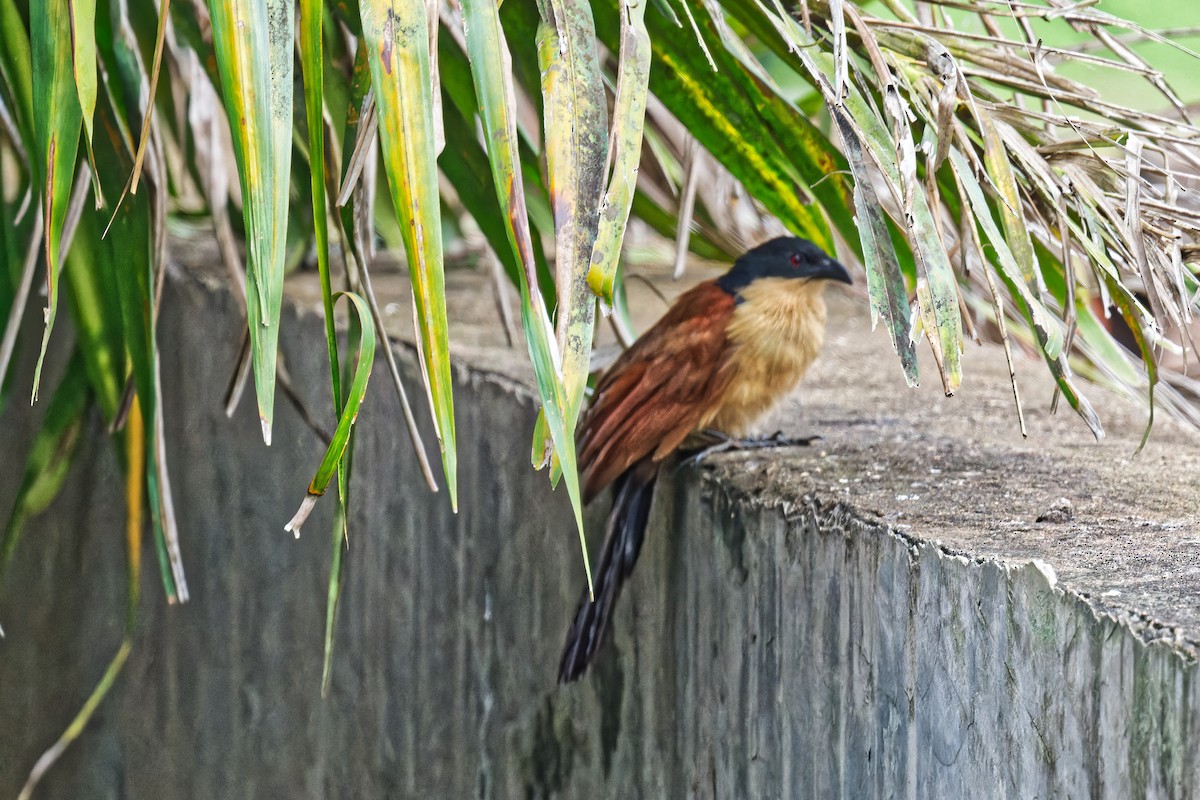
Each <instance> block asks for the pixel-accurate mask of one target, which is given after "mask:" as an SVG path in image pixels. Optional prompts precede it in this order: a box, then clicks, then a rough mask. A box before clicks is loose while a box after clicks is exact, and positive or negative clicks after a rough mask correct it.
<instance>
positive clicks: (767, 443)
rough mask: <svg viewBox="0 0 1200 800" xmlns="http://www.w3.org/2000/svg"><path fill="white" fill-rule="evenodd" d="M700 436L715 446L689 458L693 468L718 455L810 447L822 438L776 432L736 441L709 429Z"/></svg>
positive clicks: (688, 460)
mask: <svg viewBox="0 0 1200 800" xmlns="http://www.w3.org/2000/svg"><path fill="white" fill-rule="evenodd" d="M700 435H701V437H703V438H704V439H707V440H710V441H713V444H711V445H709V446H707V447H705V448H703V449H702V450H700V451H699V452H697V453H695V454H694V455H691V456H688V457H687V459H686V462H687V463H688V464H690V465H691V466H697V465H698V464H700V463H702V462H703V461H704V460H705V459H707V458H708V457H709V456H711V455H715V454H717V453H728V452H730V451H733V450H761V449H764V448H768V447H808V446H809V445H811V444H812V443H813V442H815V441H817V440H819V439H820V438H821V437H820V436H806V437H802V438H797V439H793V438H791V437H788V436H784V435H783V431H775V432H774V433H773V434H771V435H770V436H759V437H752V438H747V439H735V438H733V437H732V436H729V435H728V434H724V433H721V432H720V431H715V430H712V429H707V428H706V429H705V430H703V431H701V432H700Z"/></svg>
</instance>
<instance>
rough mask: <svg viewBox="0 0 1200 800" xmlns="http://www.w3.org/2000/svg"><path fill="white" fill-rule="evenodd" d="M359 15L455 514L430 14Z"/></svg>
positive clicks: (413, 10)
mask: <svg viewBox="0 0 1200 800" xmlns="http://www.w3.org/2000/svg"><path fill="white" fill-rule="evenodd" d="M359 13H360V15H361V17H362V27H363V41H364V42H365V43H366V45H367V50H368V61H369V62H370V68H371V85H372V86H373V87H374V89H375V107H376V110H377V113H378V117H379V139H380V144H381V146H382V151H383V164H384V169H385V170H386V172H387V176H388V185H389V187H390V188H391V197H392V205H393V207H394V208H395V211H396V215H397V217H398V219H399V221H400V231H401V235H402V236H403V238H404V249H405V252H406V254H407V255H408V264H409V269H410V271H411V276H412V283H413V300H414V303H415V305H416V316H417V323H418V325H417V327H418V328H419V330H420V337H419V339H418V343H419V345H420V351H419V352H420V355H421V360H422V363H423V366H424V372H425V388H426V390H427V392H428V395H429V401H430V406H431V410H432V412H433V419H434V426H435V430H436V433H437V437H438V442H439V443H440V445H441V450H442V468H443V470H444V472H445V475H446V486H447V489H448V492H449V495H450V505H451V507H452V508H454V509H455V510H457V509H458V477H457V454H456V445H455V435H454V396H453V386H452V384H451V380H450V346H449V338H448V336H447V327H446V293H445V276H444V275H443V265H442V223H441V205H440V202H439V189H438V177H437V160H436V142H435V130H436V128H437V125H436V124H435V120H434V118H433V100H432V84H431V78H430V75H431V69H432V66H431V64H432V62H431V57H430V52H429V16H428V9H427V7H426V5H425V3H424V0H363V2H362V3H360V5H359Z"/></svg>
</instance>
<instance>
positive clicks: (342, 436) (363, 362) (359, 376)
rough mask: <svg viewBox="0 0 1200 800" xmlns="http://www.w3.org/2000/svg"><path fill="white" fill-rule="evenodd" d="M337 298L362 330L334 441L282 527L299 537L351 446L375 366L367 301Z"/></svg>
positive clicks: (349, 296)
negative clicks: (346, 303) (347, 303)
mask: <svg viewBox="0 0 1200 800" xmlns="http://www.w3.org/2000/svg"><path fill="white" fill-rule="evenodd" d="M340 297H345V298H347V299H348V300H349V301H350V304H351V307H352V309H353V311H354V314H355V317H356V319H357V320H358V324H359V325H360V326H361V327H362V336H361V337H360V338H359V345H358V360H357V366H355V368H354V377H353V379H352V380H350V381H349V382H348V384H347V385H346V402H345V404H344V405H343V407H342V410H341V414H340V415H339V417H338V424H337V429H336V430H334V432H333V439H332V440H331V441H330V442H329V447H327V448H326V450H325V456H324V457H323V458H322V459H321V464H320V466H318V467H317V472H316V474H315V475H314V476H313V479H312V481H311V482H310V483H309V485H308V494H307V495H306V496H305V498H304V502H303V503H301V505H300V510H299V511H297V512H296V515H295V516H294V517H292V519H291V521H290V522H288V524H287V525H285V526H284V530H288V531H291V532H292V533H294V534H295V535H296V536H299V535H300V527H301V526H302V525H303V524H304V521H305V520H306V519H308V515H309V513H311V511H312V509H313V506H314V505H315V504H316V502H317V498H319V497H320V496H321V495H323V494H325V490H326V489H328V488H329V482H330V481H331V480H333V476H334V473H335V472H337V470H338V466H339V464H341V463H342V458H343V456H344V455H345V452H346V448H347V447H348V445H349V444H350V432H351V430H352V429H353V428H354V423H355V422H356V421H357V420H358V409H359V406H361V405H362V401H363V399H364V397H365V396H366V392H367V381H368V380H369V379H370V377H371V366H372V364H374V362H375V323H374V322H373V321H372V320H371V311H370V309H369V308H368V307H367V303H366V301H365V300H363V299H362V298H361V297H359V296H358V295H356V294H354V293H353V292H338V293H337V294H335V295H334V300H337V299H338V298H340Z"/></svg>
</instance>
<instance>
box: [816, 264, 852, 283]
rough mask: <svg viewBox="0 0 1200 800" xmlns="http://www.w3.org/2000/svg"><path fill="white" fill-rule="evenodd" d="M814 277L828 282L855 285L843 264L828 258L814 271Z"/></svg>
mask: <svg viewBox="0 0 1200 800" xmlns="http://www.w3.org/2000/svg"><path fill="white" fill-rule="evenodd" d="M812 277H814V278H820V279H822V280H826V281H837V282H838V283H846V284H851V285H853V284H854V281H853V280H852V279H851V278H850V273H849V272H848V271H847V270H846V268H845V267H844V266H842V264H841V263H840V262H839V261H837V260H835V259H832V258H826V259H825V260H824V261H822V262H821V263H820V264H818V265H817V267H816V269H814V270H813V274H812Z"/></svg>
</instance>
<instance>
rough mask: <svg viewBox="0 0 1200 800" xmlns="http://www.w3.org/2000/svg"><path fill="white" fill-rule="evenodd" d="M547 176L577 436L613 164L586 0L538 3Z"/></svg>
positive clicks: (565, 369)
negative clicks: (596, 250) (593, 274)
mask: <svg viewBox="0 0 1200 800" xmlns="http://www.w3.org/2000/svg"><path fill="white" fill-rule="evenodd" d="M538 5H539V6H540V8H541V14H542V24H541V25H540V26H539V28H538V63H539V65H540V66H541V71H542V107H543V110H544V114H545V116H544V121H545V145H544V146H545V153H546V170H547V172H548V173H549V179H550V202H551V205H552V207H553V209H554V237H555V243H556V247H555V285H556V286H557V288H558V308H557V310H556V321H557V328H558V330H557V333H558V347H559V352H560V354H561V356H562V382H563V399H564V401H565V405H564V406H563V408H562V412H563V419H564V421H565V424H566V426H567V430H574V428H575V420H576V419H577V418H578V416H579V409H580V407H581V406H582V404H583V392H584V389H585V387H586V386H587V376H588V365H589V361H590V356H591V352H592V335H593V330H594V327H595V321H596V298H595V295H594V294H593V292H592V290H591V287H590V286H588V282H587V276H588V271H589V269H590V268H591V262H592V249H593V247H594V246H595V243H596V233H597V226H598V223H599V211H600V200H601V197H602V194H603V192H604V177H605V176H604V168H605V163H606V162H607V160H608V140H607V136H606V134H607V132H608V131H607V125H606V116H607V110H608V109H607V103H606V101H605V97H604V84H603V80H602V77H601V74H600V62H599V58H598V57H597V53H596V33H595V26H594V23H593V21H592V12H591V8H590V6H589V4H588V3H587V2H585V0H539V3H538Z"/></svg>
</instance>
